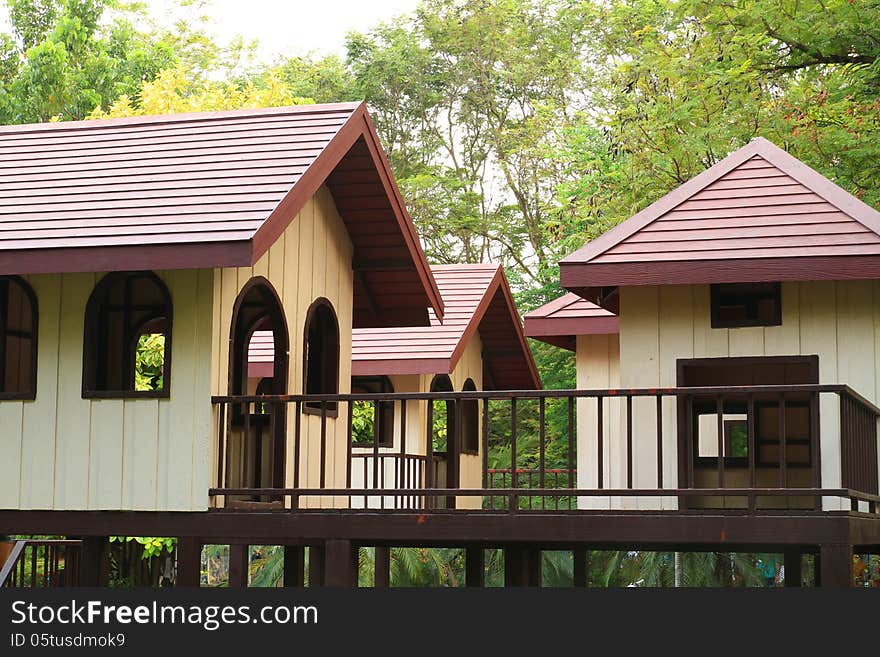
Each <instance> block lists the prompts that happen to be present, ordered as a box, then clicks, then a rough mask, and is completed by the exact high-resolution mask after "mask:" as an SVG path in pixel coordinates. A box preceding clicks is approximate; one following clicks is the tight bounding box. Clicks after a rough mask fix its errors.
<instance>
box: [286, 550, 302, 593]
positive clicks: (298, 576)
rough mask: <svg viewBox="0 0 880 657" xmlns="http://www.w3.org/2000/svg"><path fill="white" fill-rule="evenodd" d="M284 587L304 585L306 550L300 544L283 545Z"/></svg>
mask: <svg viewBox="0 0 880 657" xmlns="http://www.w3.org/2000/svg"><path fill="white" fill-rule="evenodd" d="M283 549H284V587H285V588H302V587H303V586H304V585H305V569H306V550H305V548H304V547H302V546H300V545H285V546H284V548H283Z"/></svg>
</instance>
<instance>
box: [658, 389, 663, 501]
mask: <svg viewBox="0 0 880 657" xmlns="http://www.w3.org/2000/svg"><path fill="white" fill-rule="evenodd" d="M657 488H659V489H661V490H662V489H663V396H662V395H661V394H660V393H657Z"/></svg>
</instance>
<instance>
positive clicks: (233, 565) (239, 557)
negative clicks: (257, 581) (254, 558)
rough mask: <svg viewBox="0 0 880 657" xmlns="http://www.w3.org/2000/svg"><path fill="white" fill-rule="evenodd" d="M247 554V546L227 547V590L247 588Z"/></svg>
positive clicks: (248, 551) (248, 562) (248, 560)
mask: <svg viewBox="0 0 880 657" xmlns="http://www.w3.org/2000/svg"><path fill="white" fill-rule="evenodd" d="M249 553H250V549H249V546H247V545H230V546H229V588H231V589H232V588H239V589H246V588H247V585H248V565H249V564H250V559H249Z"/></svg>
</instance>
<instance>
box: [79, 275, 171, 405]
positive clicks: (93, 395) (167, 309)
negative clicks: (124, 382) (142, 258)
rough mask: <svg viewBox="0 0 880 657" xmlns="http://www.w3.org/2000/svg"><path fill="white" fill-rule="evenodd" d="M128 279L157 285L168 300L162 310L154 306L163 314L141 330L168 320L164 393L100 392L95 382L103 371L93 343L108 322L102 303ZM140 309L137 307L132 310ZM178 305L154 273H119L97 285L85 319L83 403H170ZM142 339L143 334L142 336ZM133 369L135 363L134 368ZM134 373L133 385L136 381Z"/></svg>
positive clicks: (151, 320)
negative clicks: (113, 287)
mask: <svg viewBox="0 0 880 657" xmlns="http://www.w3.org/2000/svg"><path fill="white" fill-rule="evenodd" d="M128 278H148V279H150V280H151V281H153V283H155V284H156V286H157V287H158V289H159V291H160V292H161V293H162V295H163V296H164V297H165V303H164V304H163V305H161V306H153V307H152V308H153V309H154V310H156V311H157V312H158V311H159V309H161V311H162V312H161V313H160V314H156V315H155V316H154V317H153V318H151V319H148V320H146V321H145V322H143V323H142V324H141V327H143V326H146V325H148V324H149V323H150V322H153V321H155V320H156V319H158V318H159V317H164V320H165V331H164V334H165V357H164V359H163V374H162V389H161V390H98V389H96V384H95V383H94V381H95V380H96V379H95V377H96V376H97V368H98V367H100V364H99V363H98V358H97V349H98V345H97V344H95V343H94V342H93V340H96V339H100V338H99V337H95V336H100V335H102V334H103V333H102V331H104V328H102V327H104V326H105V324H106V321H107V317H106V313H101V308H100V307H98V304H99V303H100V302H101V295H102V294H103V293H104V291H105V290H106V289H107V288H109V287H110V286H111V285H114V284H116V283H117V282H119V281H125V280H126V279H128ZM132 307H133V308H136V307H137V306H132ZM123 308H124V310H125V309H129V304H126V305H124V306H123ZM173 313H174V304H173V302H172V299H171V293H170V292H169V290H168V286H167V285H165V282H164V281H163V280H162V279H161V278H159V276H158V275H157V274H156V273H155V272H152V271H118V272H111V273H109V274H107V275H106V276H104V278H102V279H101V280H100V281H98V283H97V285H95V287H94V289H93V290H92V293H91V294H90V295H89V300H88V302H87V303H86V311H85V318H84V335H83V377H82V397H83V399H168V398H169V397H170V396H171V354H172V348H171V347H172V335H173V331H172V327H173V318H172V316H173ZM139 335H140V334H139ZM137 338H138V336H136V335H132V336H131V339H132V340H134V341H136V340H137ZM136 353H137V346H136V345H135V347H134V348H133V351H132V355H134V354H136ZM131 366H132V368H133V367H134V363H133V362H132V364H131ZM133 374H134V373H133V372H132V385H134V383H133V382H134V378H133Z"/></svg>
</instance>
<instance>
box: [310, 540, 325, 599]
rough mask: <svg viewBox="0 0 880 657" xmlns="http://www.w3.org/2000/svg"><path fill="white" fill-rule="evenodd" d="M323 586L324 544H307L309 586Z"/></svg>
mask: <svg viewBox="0 0 880 657" xmlns="http://www.w3.org/2000/svg"><path fill="white" fill-rule="evenodd" d="M322 586H324V546H323V545H310V546H309V588H310V589H316V588H320V587H322Z"/></svg>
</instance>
